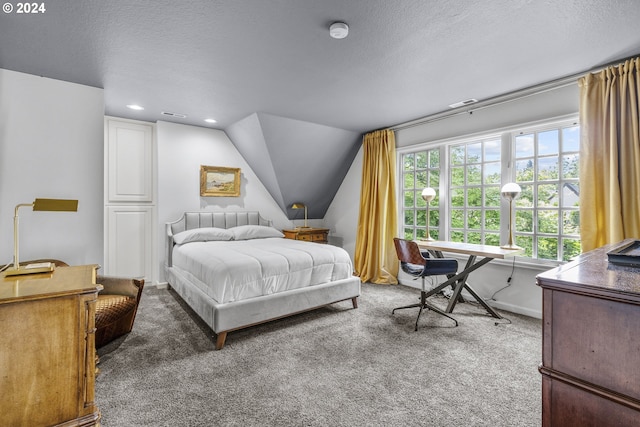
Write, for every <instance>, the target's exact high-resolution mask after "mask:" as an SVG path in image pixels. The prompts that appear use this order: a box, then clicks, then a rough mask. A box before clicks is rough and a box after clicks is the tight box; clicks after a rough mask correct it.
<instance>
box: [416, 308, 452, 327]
mask: <svg viewBox="0 0 640 427" xmlns="http://www.w3.org/2000/svg"><path fill="white" fill-rule="evenodd" d="M424 306H425V307H426V308H428V309H429V310H432V311H435V312H436V313H438V314H442V315H443V316H444V317H448V318H449V319H451V320H453V321H454V322H456V326H458V321H457V320H456V319H454V318H453V317H451V316H449V315H448V314H447V313H445V312H444V311H442V310H440V309H439V308H438V307H436V306H434V305H431V304H429V303H426V302H425V303H424ZM416 330H417V329H416Z"/></svg>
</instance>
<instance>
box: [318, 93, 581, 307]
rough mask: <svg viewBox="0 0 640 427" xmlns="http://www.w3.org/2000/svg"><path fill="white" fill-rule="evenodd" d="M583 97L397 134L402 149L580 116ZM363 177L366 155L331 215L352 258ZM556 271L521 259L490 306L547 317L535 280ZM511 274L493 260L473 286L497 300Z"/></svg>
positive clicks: (499, 108) (505, 107)
mask: <svg viewBox="0 0 640 427" xmlns="http://www.w3.org/2000/svg"><path fill="white" fill-rule="evenodd" d="M578 97H579V92H578V87H577V84H576V85H570V86H565V87H561V88H556V89H552V90H548V91H545V92H543V93H540V94H536V95H530V96H527V97H525V98H522V99H518V100H516V101H512V102H508V103H503V104H500V105H495V106H492V107H486V108H483V109H480V110H478V111H474V112H473V114H461V115H456V116H452V117H449V118H445V119H441V120H438V121H434V122H431V123H427V124H423V125H419V126H414V127H411V128H407V129H405V130H399V131H397V132H396V146H397V148H401V147H410V146H412V145H416V144H422V143H428V142H432V141H437V140H442V139H447V138H452V137H459V136H464V135H468V134H472V133H477V132H482V131H488V130H493V129H498V128H504V127H509V126H513V125H517V124H520V123H528V122H534V121H539V120H546V119H551V118H554V117H560V116H565V115H569V114H577V112H578V101H579V99H578ZM361 174H362V153H361V152H360V153H359V154H358V156H357V157H356V159H355V160H354V162H353V164H352V166H351V169H350V170H349V172H348V174H347V176H346V178H345V180H344V182H343V183H342V186H341V187H340V190H339V191H338V193H337V195H336V197H335V198H334V200H333V202H332V204H331V206H330V207H329V210H328V211H327V215H326V216H325V226H326V227H328V228H331V229H332V230H334V233H335V234H336V235H337V236H339V238H340V239H341V242H342V246H343V247H344V248H345V249H347V250H348V251H349V253H350V255H351V257H352V259H353V254H354V251H355V241H356V231H357V222H358V214H359V210H358V206H359V204H360V187H361V183H362V176H361ZM401 217H402V216H400V218H401ZM459 263H460V264H461V266H463V265H464V263H465V259H464V258H460V259H459ZM551 267H552V266H551V265H530V264H529V265H527V264H525V263H524V262H523V261H522V260H517V261H516V265H515V270H514V273H513V278H512V280H511V286H509V287H508V288H506V289H504V290H502V291H500V292H498V293H497V295H495V301H490V302H489V304H490V305H493V306H495V307H497V308H501V309H505V310H509V311H512V312H516V313H521V314H525V315H528V316H533V317H541V316H542V292H541V290H540V288H539V287H538V286H537V285H536V284H535V276H536V275H537V274H538V273H540V272H542V271H545V270H548V269H549V268H551ZM511 270H512V264H511V263H510V262H501V261H492V262H491V263H489V264H487V265H486V266H484V267H482V268H481V269H479V270H477V271H476V272H474V273H472V274H471V276H470V277H469V283H470V284H471V285H472V286H473V287H474V289H475V290H476V291H477V292H478V293H479V294H480V295H481V296H482V297H483V298H485V299H486V298H491V296H492V295H493V294H494V293H495V292H496V291H498V290H500V289H501V288H502V287H504V286H505V285H506V284H507V279H508V278H509V276H510V275H511ZM400 281H401V283H402V284H405V285H409V286H419V283H417V282H414V281H412V280H407V277H406V276H405V275H403V274H401V275H400Z"/></svg>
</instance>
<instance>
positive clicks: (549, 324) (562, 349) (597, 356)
mask: <svg viewBox="0 0 640 427" xmlns="http://www.w3.org/2000/svg"><path fill="white" fill-rule="evenodd" d="M627 242H631V240H628V241H627ZM620 245H621V244H615V245H610V246H604V247H602V248H599V249H595V250H593V251H589V252H586V253H584V254H582V255H580V256H579V257H578V258H576V259H575V260H574V261H572V262H570V263H567V264H565V265H562V266H560V267H557V268H554V269H552V270H549V271H547V272H545V273H541V274H539V275H538V276H537V279H536V280H537V283H538V285H539V286H540V287H541V288H542V365H541V366H540V368H539V370H540V373H541V374H542V425H543V426H544V427H550V426H561V427H572V426H576V427H577V426H616V427H624V426H638V423H639V422H640V370H638V367H640V344H639V340H638V332H639V331H640V268H637V267H636V268H634V267H625V266H620V265H616V264H612V263H609V262H608V259H607V252H608V251H610V250H612V249H614V248H616V247H619V246H620Z"/></svg>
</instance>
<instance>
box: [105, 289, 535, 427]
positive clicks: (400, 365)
mask: <svg viewBox="0 0 640 427" xmlns="http://www.w3.org/2000/svg"><path fill="white" fill-rule="evenodd" d="M418 295H419V292H418V291H416V290H414V289H409V288H406V287H403V286H384V285H371V284H363V286H362V296H361V297H360V301H359V304H360V308H358V309H357V310H353V309H351V308H350V307H351V304H350V302H342V303H338V304H334V305H333V306H330V307H327V308H322V309H319V310H315V311H313V312H309V313H304V314H301V315H297V316H294V317H291V318H287V319H283V320H278V321H275V322H271V323H268V324H265V325H260V326H256V327H252V328H248V329H245V330H242V331H236V332H232V333H229V335H228V337H227V344H226V346H225V347H224V349H222V350H221V351H215V350H214V344H213V340H212V339H211V331H210V330H209V329H208V328H207V327H206V326H205V325H204V324H203V323H202V322H201V321H200V320H199V319H197V317H196V315H195V314H193V312H191V311H190V310H189V309H188V308H186V307H185V305H184V303H183V302H182V301H181V300H180V298H179V297H178V296H177V295H176V294H175V293H174V292H173V291H171V290H161V289H156V288H151V287H150V288H147V289H145V291H144V294H143V296H142V301H141V306H140V309H139V311H138V316H137V318H136V323H135V326H134V330H133V331H132V332H131V333H130V334H129V335H128V336H126V337H123V338H120V339H118V340H116V341H114V342H112V343H110V344H108V345H107V346H105V347H103V348H101V349H99V350H98V353H99V355H100V364H99V368H100V370H101V373H100V375H99V376H98V379H97V381H96V400H97V402H98V406H99V407H100V409H101V412H102V417H103V418H102V425H103V426H105V427H114V426H218V425H220V426H227V425H232V426H233V425H237V426H376V425H384V426H407V425H422V426H518V427H526V426H539V425H540V424H541V410H540V408H541V378H540V374H539V373H538V370H537V367H538V365H539V363H540V360H541V321H540V320H538V319H531V318H528V317H524V316H518V315H514V314H511V313H505V312H502V313H503V314H504V315H505V316H506V317H508V318H509V319H510V320H512V322H513V323H512V324H500V325H498V326H496V325H495V324H494V320H495V319H493V318H491V317H489V316H487V315H486V314H485V312H484V310H483V309H482V308H480V307H478V306H477V305H475V304H470V303H465V304H458V305H457V306H456V309H455V311H454V316H455V317H456V318H457V319H458V321H459V322H460V326H458V327H454V326H453V322H452V321H451V320H449V319H447V318H445V317H442V316H440V315H438V314H435V313H433V312H424V313H423V314H422V317H421V319H420V326H419V329H418V331H417V332H414V330H413V328H414V322H415V317H416V315H417V309H407V310H401V311H397V312H396V313H395V314H394V315H391V310H392V309H393V308H394V307H397V306H401V305H405V304H411V303H414V302H417V300H418ZM431 300H432V301H434V302H435V303H436V305H439V306H441V307H444V306H445V305H446V300H445V299H444V298H442V297H437V298H432V299H431ZM501 322H503V321H501Z"/></svg>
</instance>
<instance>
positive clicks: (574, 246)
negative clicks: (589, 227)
mask: <svg viewBox="0 0 640 427" xmlns="http://www.w3.org/2000/svg"><path fill="white" fill-rule="evenodd" d="M579 141H580V127H579V126H578V125H577V123H576V120H572V121H565V122H559V123H552V124H543V125H540V126H536V127H532V128H527V129H524V128H522V129H515V130H513V129H511V130H510V131H504V132H500V133H498V132H496V133H492V134H487V135H484V136H480V137H477V138H473V139H468V138H467V139H464V140H462V139H460V140H452V141H447V142H446V143H439V144H438V145H437V146H435V145H429V146H427V147H426V148H425V147H422V148H421V149H419V150H414V151H411V152H405V153H402V155H401V159H400V161H401V164H402V166H401V174H402V188H401V194H402V197H403V203H402V213H401V218H402V219H403V225H402V227H403V228H402V232H403V234H404V237H405V238H406V239H421V238H424V237H425V236H426V224H427V221H426V202H425V201H424V200H423V199H422V197H421V192H422V189H423V188H425V187H433V188H435V189H436V191H437V196H436V198H435V199H434V200H433V201H432V202H431V203H430V205H429V216H430V218H429V234H430V235H431V236H432V237H433V238H435V239H438V238H441V239H442V240H451V241H457V242H467V243H478V244H486V245H500V243H504V242H506V241H507V234H506V233H508V214H509V212H508V203H507V202H506V201H505V200H504V199H503V198H502V197H501V195H500V189H501V187H502V185H504V184H506V183H507V182H514V181H515V182H517V183H518V184H519V185H520V187H521V188H522V193H521V194H520V196H519V197H518V198H517V199H516V201H515V204H514V205H515V218H516V222H515V242H516V244H517V245H519V246H521V247H523V248H524V249H525V254H524V256H526V257H529V258H534V259H541V260H553V261H567V260H569V259H571V258H572V257H574V256H576V255H578V254H579V253H580V236H579V225H580V218H579V210H578V209H579V199H580V186H579V179H578V160H579ZM441 219H442V220H441ZM501 219H504V220H503V221H502V222H501ZM440 236H442V237H440Z"/></svg>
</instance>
